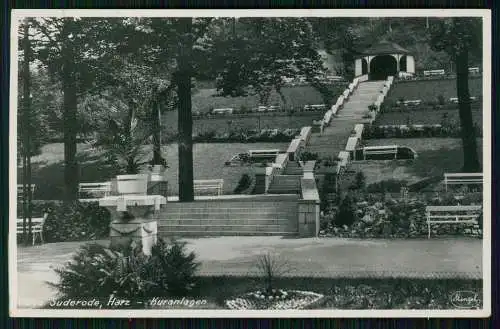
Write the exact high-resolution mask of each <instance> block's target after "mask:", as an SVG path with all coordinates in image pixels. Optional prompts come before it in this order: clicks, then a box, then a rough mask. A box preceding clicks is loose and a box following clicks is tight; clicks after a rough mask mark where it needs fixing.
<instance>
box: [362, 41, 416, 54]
mask: <svg viewBox="0 0 500 329" xmlns="http://www.w3.org/2000/svg"><path fill="white" fill-rule="evenodd" d="M362 53H363V54H364V55H385V54H394V53H396V54H409V53H410V51H409V50H407V49H405V48H403V47H401V46H400V45H398V44H397V43H394V42H389V41H381V42H379V43H378V44H376V45H373V46H371V47H369V48H368V49H365V50H364V51H363V52H362Z"/></svg>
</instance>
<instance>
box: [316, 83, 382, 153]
mask: <svg viewBox="0 0 500 329" xmlns="http://www.w3.org/2000/svg"><path fill="white" fill-rule="evenodd" d="M384 84H385V81H366V82H362V83H360V84H359V85H358V88H357V89H356V90H355V91H354V93H353V94H352V95H351V96H350V97H349V99H348V100H347V101H346V103H344V105H343V107H342V108H341V109H340V110H339V111H338V112H337V115H336V116H335V117H333V118H332V120H331V122H330V125H329V126H326V127H325V128H324V129H323V133H313V134H312V136H311V139H310V140H309V143H308V144H307V146H306V151H308V152H311V153H318V154H319V156H320V158H321V157H331V156H337V154H338V153H339V152H340V151H342V150H344V149H345V145H346V143H347V139H348V138H349V136H350V134H351V131H352V130H353V128H354V125H356V124H358V123H366V122H368V121H369V119H367V118H363V115H364V114H365V113H366V112H367V111H368V106H370V105H371V104H373V103H374V102H375V101H376V100H377V97H378V96H379V94H380V91H381V90H382V88H383V87H384Z"/></svg>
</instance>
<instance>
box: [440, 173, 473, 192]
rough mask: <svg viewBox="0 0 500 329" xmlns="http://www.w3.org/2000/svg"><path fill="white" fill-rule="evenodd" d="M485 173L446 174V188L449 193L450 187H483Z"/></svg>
mask: <svg viewBox="0 0 500 329" xmlns="http://www.w3.org/2000/svg"><path fill="white" fill-rule="evenodd" d="M482 184H483V173H445V174H444V186H445V189H446V191H448V185H482Z"/></svg>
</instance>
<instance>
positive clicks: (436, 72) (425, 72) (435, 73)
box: [424, 69, 444, 75]
mask: <svg viewBox="0 0 500 329" xmlns="http://www.w3.org/2000/svg"><path fill="white" fill-rule="evenodd" d="M442 74H444V70H443V69H441V70H428V71H424V75H442Z"/></svg>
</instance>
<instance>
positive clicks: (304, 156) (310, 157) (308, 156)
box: [300, 151, 319, 162]
mask: <svg viewBox="0 0 500 329" xmlns="http://www.w3.org/2000/svg"><path fill="white" fill-rule="evenodd" d="M318 158H319V155H318V153H312V152H307V151H306V152H302V153H301V154H300V161H304V162H305V161H314V160H318Z"/></svg>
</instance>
